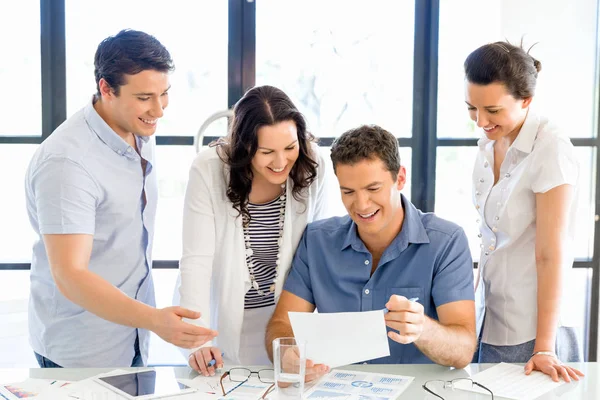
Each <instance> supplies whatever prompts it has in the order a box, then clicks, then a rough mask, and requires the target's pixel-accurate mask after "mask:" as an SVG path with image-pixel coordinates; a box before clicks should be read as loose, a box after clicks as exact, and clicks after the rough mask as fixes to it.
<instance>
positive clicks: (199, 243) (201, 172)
mask: <svg viewBox="0 0 600 400" xmlns="http://www.w3.org/2000/svg"><path fill="white" fill-rule="evenodd" d="M203 157H204V155H202V154H201V155H200V156H199V157H198V158H197V159H196V160H195V161H194V163H193V164H192V167H191V169H190V174H189V181H188V186H187V190H186V193H185V202H184V206H183V249H182V256H181V261H180V263H179V274H180V279H181V284H180V286H179V295H180V305H181V307H183V308H187V309H190V310H193V311H199V312H200V313H201V314H202V315H201V317H200V318H199V319H196V320H189V319H184V320H185V322H188V323H190V324H194V325H198V326H202V327H206V328H208V327H210V322H211V307H210V292H211V287H210V285H211V281H212V274H213V260H214V254H215V246H216V243H215V236H216V233H215V231H216V230H215V215H214V210H213V203H212V199H211V195H210V193H211V190H210V187H211V183H210V182H208V181H207V178H208V177H207V175H208V172H209V171H210V166H209V165H208V163H206V162H204V161H203V160H204V158H203ZM210 346H212V341H209V342H207V343H205V344H204V345H202V346H200V347H210ZM200 347H197V348H195V349H182V352H183V353H184V354H188V355H189V354H191V353H193V352H195V351H196V350H198V349H199V348H200Z"/></svg>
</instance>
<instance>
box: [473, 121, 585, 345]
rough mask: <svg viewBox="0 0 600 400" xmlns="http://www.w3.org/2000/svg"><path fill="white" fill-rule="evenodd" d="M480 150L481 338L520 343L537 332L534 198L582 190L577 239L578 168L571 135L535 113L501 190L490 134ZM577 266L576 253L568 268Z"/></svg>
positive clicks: (512, 152) (513, 151) (506, 167)
mask: <svg viewBox="0 0 600 400" xmlns="http://www.w3.org/2000/svg"><path fill="white" fill-rule="evenodd" d="M478 145H479V152H478V154H477V160H476V162H475V167H474V170H473V194H472V198H473V203H474V205H475V207H476V208H477V211H478V213H479V220H478V222H479V226H480V235H479V236H480V238H481V258H480V262H479V267H480V273H479V276H480V279H479V282H478V284H479V286H480V288H481V289H482V290H483V291H484V293H485V323H484V328H483V334H482V341H483V342H484V343H487V344H491V345H496V346H510V345H516V344H521V343H525V342H528V341H530V340H533V339H535V337H536V328H537V271H536V262H535V240H536V202H535V201H536V199H535V195H536V193H545V192H547V191H548V190H550V189H553V188H555V187H557V186H560V185H563V184H570V185H573V186H575V188H576V190H575V196H574V200H573V203H572V206H571V210H570V212H569V228H568V229H569V232H568V235H567V236H568V238H569V240H570V241H572V240H573V239H574V235H575V226H574V224H575V213H576V204H577V181H578V176H579V163H578V161H577V158H576V157H575V152H574V147H573V145H572V144H571V141H570V140H569V138H568V136H566V135H565V134H563V133H561V132H560V131H559V130H558V129H557V128H556V127H555V126H553V125H552V124H550V123H549V122H548V119H547V118H544V117H541V116H538V115H536V114H535V113H534V112H533V111H532V110H529V112H528V115H527V117H526V119H525V122H524V124H523V127H522V128H521V131H520V132H519V135H518V136H517V138H516V139H515V141H514V142H513V144H512V145H511V146H510V148H509V149H508V152H507V153H506V157H505V159H504V161H503V163H502V165H501V167H500V177H499V179H498V182H497V183H496V185H494V171H493V165H494V141H493V140H489V139H488V138H487V137H485V136H484V137H482V138H481V139H480V140H479V142H478ZM571 247H572V246H567V247H566V248H567V249H570V248H571ZM572 264H573V255H572V254H569V255H568V256H567V257H565V260H564V268H565V271H566V270H567V269H568V268H571V267H572Z"/></svg>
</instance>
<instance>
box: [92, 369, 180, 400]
mask: <svg viewBox="0 0 600 400" xmlns="http://www.w3.org/2000/svg"><path fill="white" fill-rule="evenodd" d="M98 379H100V380H101V381H103V382H105V383H107V384H109V385H111V386H113V387H115V388H117V389H119V390H121V391H122V392H125V393H127V394H128V395H130V396H132V397H137V396H148V395H155V396H166V395H176V394H178V393H181V392H182V391H183V390H186V389H189V386H186V385H184V384H183V383H179V382H177V379H175V375H174V374H173V371H170V370H165V371H160V370H159V371H143V372H133V373H130V374H125V375H115V376H106V377H101V378H98Z"/></svg>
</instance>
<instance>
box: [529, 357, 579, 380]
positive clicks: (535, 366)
mask: <svg viewBox="0 0 600 400" xmlns="http://www.w3.org/2000/svg"><path fill="white" fill-rule="evenodd" d="M533 370H535V371H542V372H543V373H545V374H546V375H550V377H551V378H552V380H553V381H554V382H558V381H559V380H560V378H561V377H562V378H563V379H564V380H565V382H571V378H572V379H574V380H576V381H578V380H579V377H580V376H583V373H582V372H581V371H579V370H578V369H575V368H572V367H569V366H567V365H563V364H562V363H561V362H560V361H559V360H558V359H557V358H555V357H552V356H547V355H543V354H538V355H535V356H533V357H531V358H530V359H529V361H528V362H527V364H525V375H529V374H531V371H533Z"/></svg>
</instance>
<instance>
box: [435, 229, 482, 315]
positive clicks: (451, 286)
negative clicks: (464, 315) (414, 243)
mask: <svg viewBox="0 0 600 400" xmlns="http://www.w3.org/2000/svg"><path fill="white" fill-rule="evenodd" d="M431 295H432V297H433V302H434V304H435V306H436V307H439V306H441V305H443V304H446V303H451V302H453V301H460V300H475V291H474V287H473V260H472V259H471V252H470V250H469V243H468V241H467V236H466V235H465V232H464V231H463V230H462V228H459V229H457V230H456V231H455V232H454V233H453V234H452V236H451V237H450V240H449V241H448V244H447V245H446V248H445V249H444V251H443V252H442V253H441V256H440V258H439V260H438V266H437V268H436V269H435V275H434V277H433V285H432V288H431Z"/></svg>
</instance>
